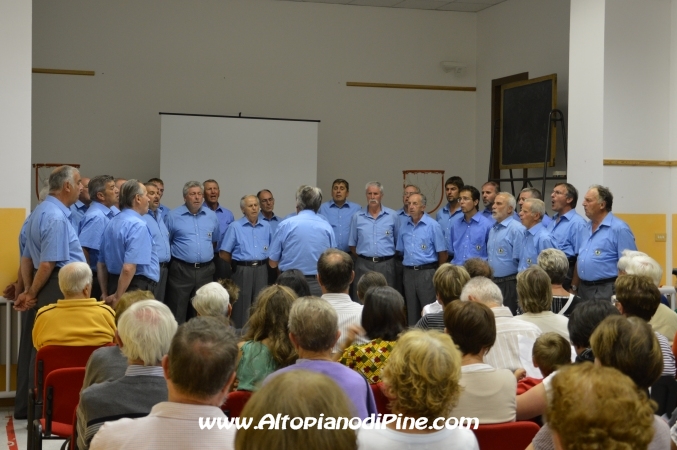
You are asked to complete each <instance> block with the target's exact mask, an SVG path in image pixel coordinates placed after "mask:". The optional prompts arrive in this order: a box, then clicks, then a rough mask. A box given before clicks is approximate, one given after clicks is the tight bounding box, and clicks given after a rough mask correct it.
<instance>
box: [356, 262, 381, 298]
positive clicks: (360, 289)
mask: <svg viewBox="0 0 677 450" xmlns="http://www.w3.org/2000/svg"><path fill="white" fill-rule="evenodd" d="M384 286H388V281H387V280H386V277H385V276H383V274H382V273H379V272H375V271H373V270H371V271H369V272H367V273H365V274H364V275H362V277H360V280H359V281H358V282H357V299H358V300H359V301H360V303H361V304H363V305H364V294H366V293H367V291H368V290H369V289H370V288H373V287H384Z"/></svg>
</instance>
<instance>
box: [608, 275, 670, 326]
mask: <svg viewBox="0 0 677 450" xmlns="http://www.w3.org/2000/svg"><path fill="white" fill-rule="evenodd" d="M614 287H615V288H616V301H618V302H619V303H620V304H621V306H622V307H623V314H625V315H627V316H637V317H639V318H640V319H643V320H646V321H647V322H648V321H650V320H651V318H652V317H653V315H654V314H656V310H657V309H658V306H659V305H660V304H661V292H660V291H659V290H658V288H657V287H656V285H655V284H654V282H653V281H652V280H651V278H649V277H647V276H643V275H621V276H620V277H618V278H617V279H616V283H615V284H614Z"/></svg>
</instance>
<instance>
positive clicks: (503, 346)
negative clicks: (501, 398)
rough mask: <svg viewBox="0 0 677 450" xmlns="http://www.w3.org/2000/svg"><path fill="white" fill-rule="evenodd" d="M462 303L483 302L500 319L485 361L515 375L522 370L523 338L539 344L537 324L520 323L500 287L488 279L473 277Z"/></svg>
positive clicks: (466, 288)
mask: <svg viewBox="0 0 677 450" xmlns="http://www.w3.org/2000/svg"><path fill="white" fill-rule="evenodd" d="M461 300H462V301H472V302H478V303H483V304H484V305H486V306H488V307H489V308H490V309H491V312H493V313H494V317H495V320H496V343H495V344H494V346H493V347H492V348H491V350H490V351H489V352H488V353H487V354H485V355H484V362H486V363H487V364H489V365H490V366H492V367H494V368H496V369H508V370H510V371H511V372H515V371H516V370H517V369H520V368H522V363H521V362H520V358H519V340H520V336H522V337H523V339H524V338H526V339H530V340H531V341H535V340H536V338H537V337H538V336H540V335H541V330H540V328H538V327H537V326H536V325H534V324H533V323H529V322H526V321H524V320H517V319H516V318H515V317H513V315H512V312H510V308H508V307H507V306H503V294H502V293H501V290H500V289H499V287H498V286H496V284H495V283H494V282H493V281H491V280H489V279H488V278H485V277H475V278H471V279H470V281H468V283H467V284H466V285H465V287H463V291H462V292H461Z"/></svg>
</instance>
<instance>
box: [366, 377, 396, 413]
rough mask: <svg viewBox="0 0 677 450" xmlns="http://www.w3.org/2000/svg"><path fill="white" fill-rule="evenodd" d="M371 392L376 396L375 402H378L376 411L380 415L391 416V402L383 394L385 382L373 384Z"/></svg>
mask: <svg viewBox="0 0 677 450" xmlns="http://www.w3.org/2000/svg"><path fill="white" fill-rule="evenodd" d="M370 386H371V391H372V392H373V394H374V401H375V402H376V410H377V411H378V412H379V413H380V414H391V412H392V411H390V400H389V399H388V397H386V395H385V394H384V393H383V382H380V383H376V384H372V385H370Z"/></svg>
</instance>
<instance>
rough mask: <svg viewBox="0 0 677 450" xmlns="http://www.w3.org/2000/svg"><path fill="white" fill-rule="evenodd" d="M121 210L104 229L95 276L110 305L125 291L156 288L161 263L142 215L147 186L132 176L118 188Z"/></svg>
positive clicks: (144, 210) (146, 205) (146, 197)
mask: <svg viewBox="0 0 677 450" xmlns="http://www.w3.org/2000/svg"><path fill="white" fill-rule="evenodd" d="M120 206H122V211H121V212H120V214H118V215H117V216H115V217H113V218H112V219H111V220H110V222H108V225H107V226H106V229H105V230H104V232H103V238H102V239H101V250H100V251H99V262H98V264H97V275H98V277H99V284H100V285H101V293H102V296H103V298H104V300H105V301H106V303H108V304H109V305H112V306H113V308H115V306H116V305H117V303H118V301H120V297H122V294H124V293H125V292H127V291H137V290H141V291H151V292H153V291H154V290H155V287H156V285H157V282H158V281H160V264H159V262H158V257H157V253H156V251H155V249H154V248H153V237H152V236H151V233H150V230H149V229H148V225H147V224H146V221H145V220H144V219H143V214H146V213H147V212H148V195H147V192H146V186H144V185H143V184H142V183H140V182H139V181H138V180H134V179H131V180H129V181H126V182H125V183H124V184H123V185H122V189H121V190H120Z"/></svg>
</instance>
